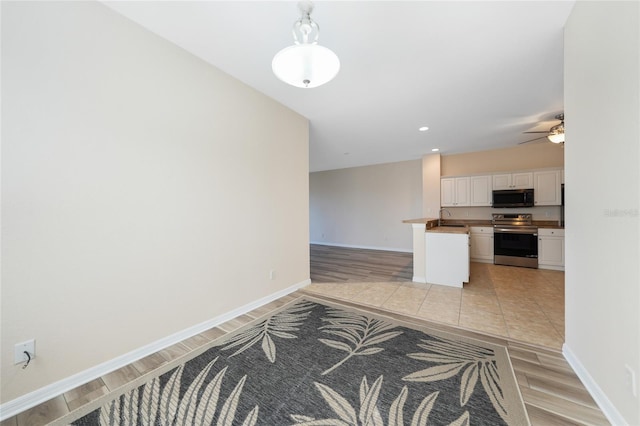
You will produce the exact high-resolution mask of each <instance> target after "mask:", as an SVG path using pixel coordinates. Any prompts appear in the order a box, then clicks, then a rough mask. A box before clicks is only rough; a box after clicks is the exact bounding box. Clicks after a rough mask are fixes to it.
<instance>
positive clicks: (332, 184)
mask: <svg viewBox="0 0 640 426" xmlns="http://www.w3.org/2000/svg"><path fill="white" fill-rule="evenodd" d="M309 183H310V202H309V210H310V218H311V219H310V228H311V234H310V235H311V237H310V239H311V242H316V243H320V244H331V245H343V246H353V247H363V248H375V249H381V250H398V251H408V252H410V251H411V250H412V247H413V243H412V237H411V236H412V233H411V226H410V225H407V224H403V223H402V221H403V220H404V219H413V218H417V217H420V216H421V212H422V161H421V160H412V161H402V162H398V163H388V164H379V165H374V166H365V167H353V168H348V169H339V170H330V171H324V172H315V173H311V174H310V177H309Z"/></svg>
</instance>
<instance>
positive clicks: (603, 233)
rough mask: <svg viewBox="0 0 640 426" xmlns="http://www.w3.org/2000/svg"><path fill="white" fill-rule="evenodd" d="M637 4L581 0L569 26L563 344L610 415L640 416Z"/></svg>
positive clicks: (633, 419)
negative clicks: (632, 376)
mask: <svg viewBox="0 0 640 426" xmlns="http://www.w3.org/2000/svg"><path fill="white" fill-rule="evenodd" d="M639 29H640V6H639V3H638V2H588V1H584V2H582V1H579V2H576V5H575V6H574V9H573V11H572V13H571V15H570V17H569V20H568V22H567V25H566V29H565V84H564V86H565V93H564V97H565V106H566V116H567V120H566V124H567V134H566V138H567V142H566V148H565V149H566V167H565V181H566V185H567V191H566V200H567V228H566V284H565V293H566V344H565V348H564V349H565V354H566V355H567V356H568V358H569V359H570V360H571V361H572V365H573V366H574V367H577V370H578V372H579V374H580V375H581V378H582V380H583V381H584V382H585V383H586V384H587V386H588V388H589V389H590V390H591V392H592V394H593V395H594V396H595V397H596V400H597V401H598V402H599V403H600V404H601V406H602V407H603V408H604V409H605V411H606V412H608V413H609V419H610V420H611V422H612V423H613V424H620V425H621V424H629V425H638V424H640V396H639V395H638V394H637V395H636V396H634V395H633V393H632V390H631V386H630V384H629V383H630V380H629V376H628V373H627V371H626V368H625V366H628V367H630V368H631V369H632V370H634V371H635V374H636V392H640V389H638V388H637V386H638V383H637V381H638V380H639V379H640V286H639V283H640V269H639V267H638V259H640V224H639V222H640V214H639V213H638V211H639V208H640V172H639V164H640V129H639V127H638V117H640V87H639V84H640V83H639V79H638V76H639V75H640V67H639V64H640V32H639V31H640V30H639Z"/></svg>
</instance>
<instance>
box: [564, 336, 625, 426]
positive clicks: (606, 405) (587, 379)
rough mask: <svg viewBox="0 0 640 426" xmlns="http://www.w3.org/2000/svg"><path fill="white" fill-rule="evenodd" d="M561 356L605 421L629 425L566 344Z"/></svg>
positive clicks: (621, 425)
mask: <svg viewBox="0 0 640 426" xmlns="http://www.w3.org/2000/svg"><path fill="white" fill-rule="evenodd" d="M562 354H563V355H564V357H565V359H566V360H567V362H568V363H569V365H570V366H571V368H573V371H575V373H576V375H577V376H578V378H579V379H580V380H581V381H582V384H583V385H584V387H585V388H587V391H589V393H590V394H591V397H592V398H593V399H594V401H595V402H596V404H598V407H600V409H601V410H602V413H603V414H604V415H605V417H606V418H607V420H609V422H610V423H611V424H612V425H619V426H623V425H628V424H629V423H627V421H626V420H625V419H624V417H622V414H620V412H619V411H618V410H617V409H616V407H615V406H614V405H613V404H612V403H611V401H610V400H609V398H608V397H607V395H606V394H605V393H604V392H603V391H602V389H600V386H598V383H596V381H595V380H594V379H593V377H591V374H589V372H588V371H587V369H586V368H585V367H584V365H582V363H581V362H580V360H579V359H578V357H577V356H576V355H575V354H574V353H573V351H572V350H571V348H570V347H569V345H567V344H566V343H565V344H563V345H562Z"/></svg>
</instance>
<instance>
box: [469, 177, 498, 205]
mask: <svg viewBox="0 0 640 426" xmlns="http://www.w3.org/2000/svg"><path fill="white" fill-rule="evenodd" d="M470 186H471V189H470V191H469V192H470V197H471V200H470V203H469V205H471V206H491V188H492V182H491V176H472V177H471V179H470Z"/></svg>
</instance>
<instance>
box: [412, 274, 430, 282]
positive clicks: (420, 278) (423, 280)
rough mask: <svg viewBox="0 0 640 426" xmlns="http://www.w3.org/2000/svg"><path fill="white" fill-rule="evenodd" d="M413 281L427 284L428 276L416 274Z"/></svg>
mask: <svg viewBox="0 0 640 426" xmlns="http://www.w3.org/2000/svg"><path fill="white" fill-rule="evenodd" d="M411 281H413V282H414V283H423V284H426V283H427V278H426V277H419V276H417V275H414V276H413V278H412V279H411Z"/></svg>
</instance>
